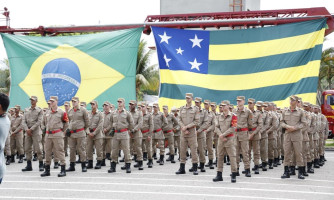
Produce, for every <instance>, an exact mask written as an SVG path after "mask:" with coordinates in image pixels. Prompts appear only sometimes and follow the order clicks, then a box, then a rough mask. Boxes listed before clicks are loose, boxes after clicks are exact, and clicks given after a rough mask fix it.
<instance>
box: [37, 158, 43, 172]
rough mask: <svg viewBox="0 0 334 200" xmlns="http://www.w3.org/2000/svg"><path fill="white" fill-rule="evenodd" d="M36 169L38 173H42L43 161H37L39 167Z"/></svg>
mask: <svg viewBox="0 0 334 200" xmlns="http://www.w3.org/2000/svg"><path fill="white" fill-rule="evenodd" d="M38 168H39V171H40V172H42V171H44V164H43V161H39V166H38Z"/></svg>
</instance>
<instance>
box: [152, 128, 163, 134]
mask: <svg viewBox="0 0 334 200" xmlns="http://www.w3.org/2000/svg"><path fill="white" fill-rule="evenodd" d="M161 130H162V128H159V129H157V130H154V131H153V132H154V133H156V132H159V131H161Z"/></svg>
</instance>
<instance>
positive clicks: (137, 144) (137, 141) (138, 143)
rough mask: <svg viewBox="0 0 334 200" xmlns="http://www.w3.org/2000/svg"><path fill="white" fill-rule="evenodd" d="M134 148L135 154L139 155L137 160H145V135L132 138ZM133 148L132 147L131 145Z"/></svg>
mask: <svg viewBox="0 0 334 200" xmlns="http://www.w3.org/2000/svg"><path fill="white" fill-rule="evenodd" d="M131 141H132V144H133V146H132V149H133V153H134V155H137V161H142V160H143V150H142V143H143V137H135V138H132V140H131ZM130 148H131V147H130Z"/></svg>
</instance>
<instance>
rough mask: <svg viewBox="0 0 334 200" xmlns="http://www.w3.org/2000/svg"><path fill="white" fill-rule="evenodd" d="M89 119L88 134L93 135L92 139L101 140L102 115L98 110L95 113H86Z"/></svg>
mask: <svg viewBox="0 0 334 200" xmlns="http://www.w3.org/2000/svg"><path fill="white" fill-rule="evenodd" d="M88 117H89V126H88V127H89V132H90V133H93V134H94V139H100V138H103V136H104V134H102V130H103V114H102V112H100V111H99V110H96V113H93V111H90V112H89V113H88Z"/></svg>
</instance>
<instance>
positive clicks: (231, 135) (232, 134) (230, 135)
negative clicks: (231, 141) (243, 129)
mask: <svg viewBox="0 0 334 200" xmlns="http://www.w3.org/2000/svg"><path fill="white" fill-rule="evenodd" d="M233 136H234V133H231V134H229V135H227V136H226V137H233Z"/></svg>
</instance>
